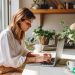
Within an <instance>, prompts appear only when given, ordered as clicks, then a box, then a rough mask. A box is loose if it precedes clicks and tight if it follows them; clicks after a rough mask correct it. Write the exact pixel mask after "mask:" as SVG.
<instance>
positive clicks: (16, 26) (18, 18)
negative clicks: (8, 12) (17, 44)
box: [10, 8, 35, 41]
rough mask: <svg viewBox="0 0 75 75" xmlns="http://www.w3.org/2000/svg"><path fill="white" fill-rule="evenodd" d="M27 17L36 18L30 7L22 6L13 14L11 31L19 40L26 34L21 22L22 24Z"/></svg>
mask: <svg viewBox="0 0 75 75" xmlns="http://www.w3.org/2000/svg"><path fill="white" fill-rule="evenodd" d="M25 19H35V16H34V14H33V13H32V12H31V11H30V10H29V9H28V8H21V9H19V10H18V11H17V12H16V14H15V15H14V16H13V18H12V20H11V23H10V28H11V31H12V33H13V35H14V37H15V39H17V40H19V41H20V40H22V39H23V37H24V34H25V32H24V31H22V30H21V24H20V23H21V22H23V21H24V20H25Z"/></svg>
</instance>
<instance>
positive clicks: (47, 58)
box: [36, 53, 51, 63]
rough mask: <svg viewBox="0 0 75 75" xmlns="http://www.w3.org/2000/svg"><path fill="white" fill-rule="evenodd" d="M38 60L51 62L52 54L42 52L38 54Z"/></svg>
mask: <svg viewBox="0 0 75 75" xmlns="http://www.w3.org/2000/svg"><path fill="white" fill-rule="evenodd" d="M36 62H47V63H49V62H51V54H47V53H45V54H40V55H38V56H36Z"/></svg>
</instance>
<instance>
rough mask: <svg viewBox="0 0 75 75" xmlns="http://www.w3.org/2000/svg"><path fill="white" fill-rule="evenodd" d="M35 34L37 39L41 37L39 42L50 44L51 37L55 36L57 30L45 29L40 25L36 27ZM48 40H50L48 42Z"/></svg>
mask: <svg viewBox="0 0 75 75" xmlns="http://www.w3.org/2000/svg"><path fill="white" fill-rule="evenodd" d="M33 32H34V35H35V37H36V39H39V42H40V43H41V42H42V44H48V42H49V40H50V39H53V36H54V35H55V31H54V30H53V31H51V30H44V29H42V27H41V26H40V27H38V28H37V29H34V31H33ZM47 41H48V42H47Z"/></svg>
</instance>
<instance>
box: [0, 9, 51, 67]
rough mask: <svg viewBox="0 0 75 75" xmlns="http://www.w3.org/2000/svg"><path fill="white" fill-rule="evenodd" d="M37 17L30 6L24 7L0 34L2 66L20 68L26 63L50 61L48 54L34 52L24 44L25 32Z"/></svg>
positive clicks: (0, 63)
mask: <svg viewBox="0 0 75 75" xmlns="http://www.w3.org/2000/svg"><path fill="white" fill-rule="evenodd" d="M33 19H35V16H34V14H33V13H32V12H31V11H30V10H29V9H28V8H22V9H19V10H18V11H17V13H16V14H15V15H14V17H13V19H12V21H11V24H10V25H9V27H8V28H7V29H5V30H4V31H2V32H1V34H0V66H4V67H13V68H18V67H20V66H21V65H22V64H24V63H31V62H43V61H46V62H50V57H51V56H50V55H48V54H34V53H32V52H30V51H29V50H27V49H26V48H25V47H24V46H23V42H24V41H23V38H24V34H25V32H26V31H27V30H28V29H29V28H30V27H31V23H32V21H33Z"/></svg>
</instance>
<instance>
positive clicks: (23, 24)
mask: <svg viewBox="0 0 75 75" xmlns="http://www.w3.org/2000/svg"><path fill="white" fill-rule="evenodd" d="M20 24H21V29H22V31H27V30H28V29H29V28H30V27H31V20H24V21H22V22H21V23H20Z"/></svg>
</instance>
